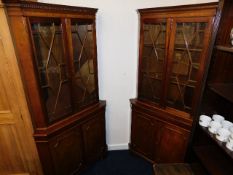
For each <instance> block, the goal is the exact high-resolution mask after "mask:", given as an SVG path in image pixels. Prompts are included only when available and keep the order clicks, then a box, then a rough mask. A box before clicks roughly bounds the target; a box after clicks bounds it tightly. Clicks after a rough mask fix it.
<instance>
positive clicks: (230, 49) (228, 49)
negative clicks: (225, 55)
mask: <svg viewBox="0 0 233 175" xmlns="http://www.w3.org/2000/svg"><path fill="white" fill-rule="evenodd" d="M216 49H218V50H221V51H225V52H232V53H233V46H221V45H217V46H216Z"/></svg>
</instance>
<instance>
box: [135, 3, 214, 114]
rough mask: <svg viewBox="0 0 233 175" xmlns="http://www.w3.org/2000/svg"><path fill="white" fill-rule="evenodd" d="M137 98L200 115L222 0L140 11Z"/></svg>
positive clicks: (165, 109)
mask: <svg viewBox="0 0 233 175" xmlns="http://www.w3.org/2000/svg"><path fill="white" fill-rule="evenodd" d="M138 12H139V14H140V46H139V68H138V70H139V71H138V100H142V101H145V102H147V103H153V104H154V105H156V106H157V107H159V108H162V109H163V110H164V111H165V112H166V111H167V112H168V110H169V109H171V108H172V109H173V110H174V113H177V114H178V115H181V116H183V117H187V118H194V117H195V116H196V115H197V110H198V109H197V108H198V106H199V103H200V99H201V94H202V89H203V86H204V79H205V75H206V73H207V71H206V70H207V69H208V65H209V61H210V52H211V51H212V43H213V39H212V34H213V31H214V29H215V19H216V16H217V14H218V13H217V12H218V3H217V2H216V3H215V2H214V3H205V4H195V5H183V6H174V7H159V8H147V9H139V10H138Z"/></svg>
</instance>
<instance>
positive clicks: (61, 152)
mask: <svg viewBox="0 0 233 175" xmlns="http://www.w3.org/2000/svg"><path fill="white" fill-rule="evenodd" d="M49 142H50V143H49V145H50V152H51V154H52V159H53V162H54V168H55V172H56V173H55V174H56V175H65V174H67V175H68V174H73V173H74V172H78V171H80V169H81V167H82V160H83V159H82V154H83V153H82V145H83V143H82V137H81V129H80V127H79V126H75V127H73V128H71V129H69V130H67V131H65V132H64V133H62V134H60V135H58V136H56V137H54V138H52V139H51V140H50V141H49Z"/></svg>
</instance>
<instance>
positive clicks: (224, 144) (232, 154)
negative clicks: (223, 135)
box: [200, 126, 233, 159]
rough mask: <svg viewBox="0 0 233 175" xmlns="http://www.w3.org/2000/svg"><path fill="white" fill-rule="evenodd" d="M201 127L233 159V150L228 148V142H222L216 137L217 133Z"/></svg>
mask: <svg viewBox="0 0 233 175" xmlns="http://www.w3.org/2000/svg"><path fill="white" fill-rule="evenodd" d="M200 127H201V129H202V130H203V131H204V132H205V133H206V134H207V135H208V136H209V137H210V138H211V139H212V140H213V141H214V142H215V143H217V145H218V146H219V147H220V148H221V149H222V150H223V151H224V152H225V153H226V154H228V155H229V156H230V157H231V158H232V159H233V151H230V150H229V149H227V148H226V143H225V142H220V141H218V140H217V139H216V137H215V135H214V134H212V133H210V132H209V131H208V129H207V128H204V127H202V126H200Z"/></svg>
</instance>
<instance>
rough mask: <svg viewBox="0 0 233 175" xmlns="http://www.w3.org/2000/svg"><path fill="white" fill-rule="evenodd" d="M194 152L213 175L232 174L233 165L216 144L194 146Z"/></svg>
mask: <svg viewBox="0 0 233 175" xmlns="http://www.w3.org/2000/svg"><path fill="white" fill-rule="evenodd" d="M194 152H195V153H196V155H197V157H198V158H199V159H200V161H201V163H202V164H203V165H204V166H205V168H206V170H207V171H208V172H209V173H210V174H211V175H220V174H221V175H230V174H232V172H233V166H232V164H231V163H230V162H229V160H228V159H227V158H226V156H225V155H224V154H223V153H222V152H221V151H219V150H218V148H217V147H215V146H198V147H194Z"/></svg>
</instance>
